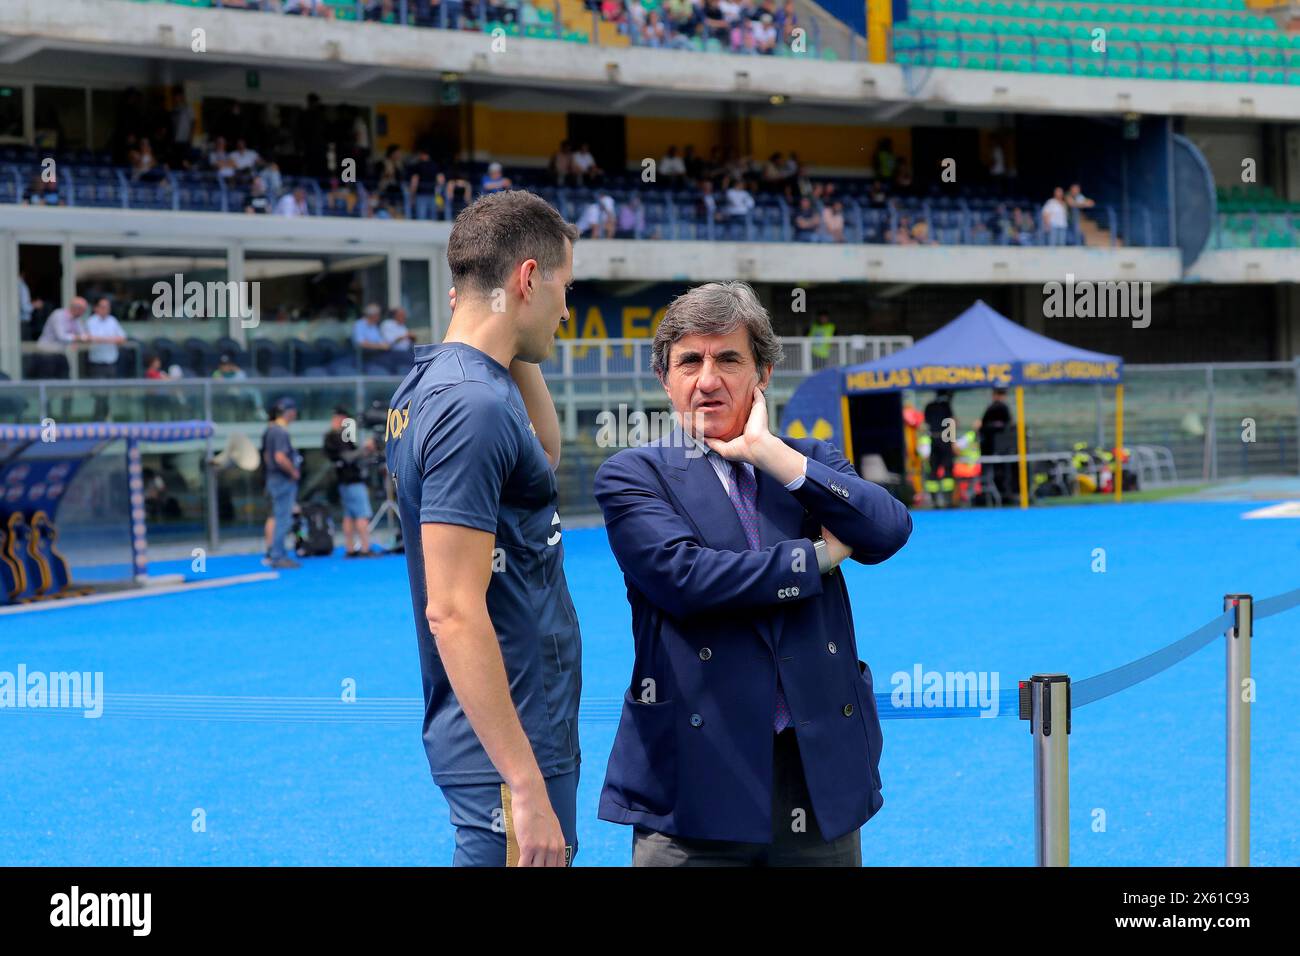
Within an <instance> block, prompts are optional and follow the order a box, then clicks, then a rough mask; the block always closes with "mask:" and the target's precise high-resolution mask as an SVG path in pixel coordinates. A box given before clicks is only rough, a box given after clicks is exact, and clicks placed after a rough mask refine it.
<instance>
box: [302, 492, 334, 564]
mask: <svg viewBox="0 0 1300 956" xmlns="http://www.w3.org/2000/svg"><path fill="white" fill-rule="evenodd" d="M294 537H295V538H296V539H297V541H298V543H297V545H296V550H297V552H298V557H300V558H313V557H324V556H325V555H329V554H333V553H334V519H333V518H332V517H330V512H329V508H328V507H326V506H325V505H323V504H321V503H320V502H318V501H312V502H308V503H307V504H305V505H302V506H301V508H300V509H299V514H298V518H297V520H296V521H295V522H294Z"/></svg>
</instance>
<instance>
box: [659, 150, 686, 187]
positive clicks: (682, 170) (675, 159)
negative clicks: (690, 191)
mask: <svg viewBox="0 0 1300 956" xmlns="http://www.w3.org/2000/svg"><path fill="white" fill-rule="evenodd" d="M658 181H659V182H661V183H663V184H664V185H666V186H670V187H672V188H673V189H681V188H682V185H683V184H684V183H685V182H686V161H685V160H683V159H682V157H680V156H678V155H677V147H676V146H669V147H668V151H667V152H666V153H664V154H663V156H662V157H660V159H659V176H658Z"/></svg>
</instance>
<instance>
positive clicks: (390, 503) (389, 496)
mask: <svg viewBox="0 0 1300 956" xmlns="http://www.w3.org/2000/svg"><path fill="white" fill-rule="evenodd" d="M379 474H380V478H381V479H382V481H383V483H384V503H383V504H381V505H380V506H379V507H378V508H377V509H376V510H375V513H374V515H373V516H372V517H371V519H370V533H371V534H372V535H374V534H375V533H376V532H378V531H379V530H380V527H381V526H382V527H383V528H384V530H386V531H391V532H392V534H393V546H392V547H391V548H389V549H388V552H387V553H388V554H405V553H406V546H405V544H404V543H403V541H402V522H401V519H400V517H399V516H398V513H397V499H396V497H395V495H394V491H395V489H394V486H393V478H392V476H391V475H390V474H389V473H388V466H387V465H386V464H382V463H381V464H380V466H379Z"/></svg>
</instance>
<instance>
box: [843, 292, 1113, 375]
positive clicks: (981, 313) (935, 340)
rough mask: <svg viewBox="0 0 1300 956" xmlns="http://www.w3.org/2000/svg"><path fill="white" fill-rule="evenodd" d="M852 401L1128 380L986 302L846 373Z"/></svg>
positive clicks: (1095, 355) (1107, 359)
mask: <svg viewBox="0 0 1300 956" xmlns="http://www.w3.org/2000/svg"><path fill="white" fill-rule="evenodd" d="M841 372H842V374H843V376H844V379H843V380H844V391H845V392H846V393H847V394H849V395H861V394H865V393H871V392H892V391H898V390H900V389H906V388H912V389H925V388H935V389H944V388H953V389H956V388H989V387H995V386H996V387H1005V386H1014V385H1048V384H1058V383H1062V382H1071V383H1079V382H1110V383H1118V382H1121V381H1123V378H1124V360H1123V359H1122V358H1120V357H1119V356H1118V355H1106V354H1103V353H1101V352H1090V351H1088V350H1087V349H1081V348H1076V347H1074V346H1073V345H1067V344H1066V343H1064V342H1058V341H1056V340H1055V339H1049V338H1048V337H1047V336H1045V335H1039V334H1038V333H1037V332H1031V331H1030V330H1029V329H1027V328H1025V327H1024V326H1022V325H1017V324H1016V323H1015V322H1012V321H1011V320H1010V319H1008V318H1007V317H1006V316H1004V315H1002V314H1000V313H999V312H997V311H996V310H995V309H993V308H990V307H989V306H988V305H987V304H985V303H984V301H983V300H977V301H976V302H975V304H974V305H972V306H971V307H970V308H969V309H967V310H966V311H965V312H963V313H962V314H961V315H959V316H957V318H955V319H953V320H952V321H951V322H949V323H948V324H947V325H945V326H944V327H943V328H941V329H939V331H937V332H934V333H932V334H930V335H927V336H926V337H925V338H923V339H921V341H919V342H917V343H916V344H915V345H913V346H912V347H911V348H909V349H904V350H903V351H901V352H895V353H894V354H893V355H890V356H887V357H886V358H882V359H877V360H876V361H874V362H865V363H863V364H861V365H850V366H847V367H845V368H844V369H842V370H841Z"/></svg>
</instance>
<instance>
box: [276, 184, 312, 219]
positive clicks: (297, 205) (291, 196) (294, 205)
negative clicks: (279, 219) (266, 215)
mask: <svg viewBox="0 0 1300 956" xmlns="http://www.w3.org/2000/svg"><path fill="white" fill-rule="evenodd" d="M275 214H276V215H277V216H309V215H311V213H310V211H309V210H308V209H307V190H306V189H304V188H303V187H302V186H295V187H294V188H293V192H291V193H285V194H284V195H283V196H281V197H280V201H279V202H278V203H276V204H275Z"/></svg>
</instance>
